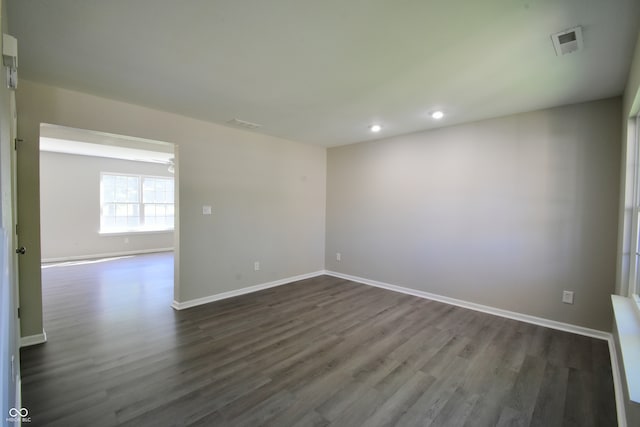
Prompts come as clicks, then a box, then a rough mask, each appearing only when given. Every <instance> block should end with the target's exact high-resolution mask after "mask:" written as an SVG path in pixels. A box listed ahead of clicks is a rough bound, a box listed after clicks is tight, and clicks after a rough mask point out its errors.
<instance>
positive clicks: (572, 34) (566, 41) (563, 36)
mask: <svg viewBox="0 0 640 427" xmlns="http://www.w3.org/2000/svg"><path fill="white" fill-rule="evenodd" d="M551 40H552V41H553V47H554V48H555V49H556V55H558V56H562V55H566V54H567V53H572V52H575V51H578V50H582V27H580V26H578V27H575V28H571V29H569V30H566V31H562V32H559V33H556V34H552V35H551Z"/></svg>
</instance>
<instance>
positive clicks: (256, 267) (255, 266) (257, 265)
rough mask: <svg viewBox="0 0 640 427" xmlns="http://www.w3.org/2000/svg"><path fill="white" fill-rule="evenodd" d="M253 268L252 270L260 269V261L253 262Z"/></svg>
mask: <svg viewBox="0 0 640 427" xmlns="http://www.w3.org/2000/svg"><path fill="white" fill-rule="evenodd" d="M253 270H254V271H258V270H260V261H256V262H254V263H253Z"/></svg>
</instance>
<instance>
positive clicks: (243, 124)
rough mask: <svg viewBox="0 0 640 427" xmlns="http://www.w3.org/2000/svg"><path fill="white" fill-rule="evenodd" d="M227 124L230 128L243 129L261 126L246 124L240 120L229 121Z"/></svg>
mask: <svg viewBox="0 0 640 427" xmlns="http://www.w3.org/2000/svg"><path fill="white" fill-rule="evenodd" d="M227 123H228V124H230V125H232V126H238V127H241V128H245V129H257V128H259V127H260V126H261V125H259V124H257V123H251V122H247V121H245V120H240V119H231V120H229V121H228V122H227Z"/></svg>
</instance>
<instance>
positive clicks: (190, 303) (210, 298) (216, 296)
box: [171, 270, 325, 310]
mask: <svg viewBox="0 0 640 427" xmlns="http://www.w3.org/2000/svg"><path fill="white" fill-rule="evenodd" d="M324 274H325V272H324V271H323V270H322V271H315V272H313V273H307V274H301V275H299V276H292V277H286V278H284V279H279V280H274V281H273V282H267V283H261V284H258V285H254V286H248V287H246V288H241V289H235V290H233V291H228V292H222V293H219V294H214V295H209V296H207V297H202V298H196V299H192V300H188V301H184V302H178V301H174V302H173V304H171V307H173V308H175V309H176V310H184V309H185V308H191V307H195V306H197V305H202V304H208V303H210V302H214V301H219V300H223V299H227V298H233V297H237V296H239V295H244V294H249V293H251V292H257V291H261V290H263V289H268V288H273V287H276V286H281V285H286V284H287V283H291V282H297V281H298V280H304V279H310V278H312V277H317V276H322V275H324Z"/></svg>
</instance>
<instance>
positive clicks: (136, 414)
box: [21, 254, 616, 427]
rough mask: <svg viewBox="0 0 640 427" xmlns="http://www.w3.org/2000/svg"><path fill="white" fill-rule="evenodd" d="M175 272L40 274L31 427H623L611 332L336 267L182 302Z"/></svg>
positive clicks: (26, 359) (134, 264)
mask: <svg viewBox="0 0 640 427" xmlns="http://www.w3.org/2000/svg"><path fill="white" fill-rule="evenodd" d="M172 278H173V258H172V255H171V254H154V255H146V256H139V257H131V258H125V259H120V260H114V261H107V262H99V263H92V264H84V265H76V266H64V267H50V266H47V268H45V269H43V282H44V284H43V295H44V307H45V329H46V331H47V335H48V339H49V341H48V342H47V343H46V344H43V345H39V346H34V347H29V348H25V349H23V350H22V353H21V357H22V359H21V361H22V386H23V406H24V407H26V408H28V409H29V415H30V417H31V420H32V423H31V425H34V426H36V425H46V426H57V425H60V426H62V425H64V426H70V425H77V426H112V425H130V426H172V425H198V426H227V425H229V426H258V425H269V426H325V425H330V426H350V427H353V426H360V425H363V426H379V425H397V426H428V425H432V426H494V425H497V426H507V425H509V426H511V425H513V426H546V427H549V426H562V425H564V426H581V427H584V426H615V425H616V413H615V402H614V391H613V382H612V375H611V365H610V361H609V351H608V347H607V343H606V342H605V341H601V340H596V339H591V338H586V337H583V336H578V335H573V334H569V333H565V332H559V331H555V330H551V329H546V328H543V327H538V326H533V325H530V324H526V323H521V322H517V321H513V320H509V319H504V318H500V317H495V316H491V315H487V314H483V313H479V312H475V311H471V310H466V309H463V308H459V307H454V306H450V305H446V304H442V303H439V302H434V301H428V300H424V299H420V298H417V297H412V296H408V295H404V294H398V293H394V292H390V291H386V290H382V289H377V288H373V287H369V286H365V285H361V284H356V283H353V282H349V281H345V280H341V279H336V278H333V277H327V276H322V277H317V278H313V279H308V280H303V281H300V282H296V283H292V284H288V285H284V286H280V287H277V288H272V289H268V290H265V291H262V292H258V293H254V294H249V295H244V296H241V297H237V298H233V299H228V300H224V301H219V302H215V303H211V304H207V305H203V306H199V307H195V308H192V309H188V310H184V311H180V312H177V311H174V310H173V309H171V308H170V303H171V301H172V295H173V280H172Z"/></svg>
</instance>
